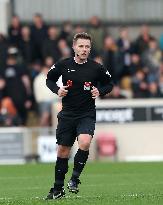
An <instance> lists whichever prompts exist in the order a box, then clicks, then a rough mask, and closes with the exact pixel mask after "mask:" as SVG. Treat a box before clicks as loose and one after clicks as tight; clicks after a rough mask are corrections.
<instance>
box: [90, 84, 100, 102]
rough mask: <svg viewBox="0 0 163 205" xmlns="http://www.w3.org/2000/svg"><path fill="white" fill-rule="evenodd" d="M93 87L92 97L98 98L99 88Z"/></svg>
mask: <svg viewBox="0 0 163 205" xmlns="http://www.w3.org/2000/svg"><path fill="white" fill-rule="evenodd" d="M92 88H93V89H92V90H91V93H92V98H93V99H96V98H97V97H98V96H99V95H100V93H99V90H98V89H97V88H96V87H94V86H93V87H92Z"/></svg>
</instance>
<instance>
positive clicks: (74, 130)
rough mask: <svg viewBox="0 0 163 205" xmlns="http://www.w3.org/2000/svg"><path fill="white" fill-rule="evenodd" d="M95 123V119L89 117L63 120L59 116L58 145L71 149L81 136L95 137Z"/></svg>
mask: <svg viewBox="0 0 163 205" xmlns="http://www.w3.org/2000/svg"><path fill="white" fill-rule="evenodd" d="M95 123H96V120H95V118H94V117H89V116H85V117H82V118H63V117H62V118H61V117H59V116H58V126H57V129H56V138H57V144H58V145H64V146H70V147H71V146H72V145H73V144H74V142H75V140H76V137H77V136H79V135H80V134H89V135H91V136H92V137H93V135H94V130H95Z"/></svg>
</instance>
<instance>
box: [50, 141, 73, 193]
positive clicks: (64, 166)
mask: <svg viewBox="0 0 163 205" xmlns="http://www.w3.org/2000/svg"><path fill="white" fill-rule="evenodd" d="M70 150H71V147H67V146H62V145H59V146H58V153H57V161H56V165H55V183H54V188H55V189H57V190H61V189H62V187H63V186H64V179H65V174H66V173H67V171H68V158H69V154H70Z"/></svg>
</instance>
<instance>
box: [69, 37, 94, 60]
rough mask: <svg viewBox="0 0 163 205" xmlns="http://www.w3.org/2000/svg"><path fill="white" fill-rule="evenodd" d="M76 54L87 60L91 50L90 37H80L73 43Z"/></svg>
mask: <svg viewBox="0 0 163 205" xmlns="http://www.w3.org/2000/svg"><path fill="white" fill-rule="evenodd" d="M73 49H74V52H75V55H76V56H77V57H78V58H79V59H81V60H86V59H87V58H88V56H89V53H90V50H91V42H90V40H88V39H80V38H79V39H78V40H77V41H76V42H74V43H73Z"/></svg>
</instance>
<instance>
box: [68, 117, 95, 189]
mask: <svg viewBox="0 0 163 205" xmlns="http://www.w3.org/2000/svg"><path fill="white" fill-rule="evenodd" d="M94 129H95V119H94V118H91V117H86V118H82V119H81V120H80V122H79V124H78V126H77V133H78V136H79V137H78V145H79V149H78V151H77V153H76V155H75V157H74V168H73V173H72V176H71V179H70V181H69V182H68V184H67V187H68V189H69V191H70V192H73V193H78V191H79V189H78V184H79V183H80V180H79V176H80V174H81V173H82V171H83V169H84V166H85V164H86V162H87V159H88V155H89V147H90V144H91V141H92V136H93V134H94Z"/></svg>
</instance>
